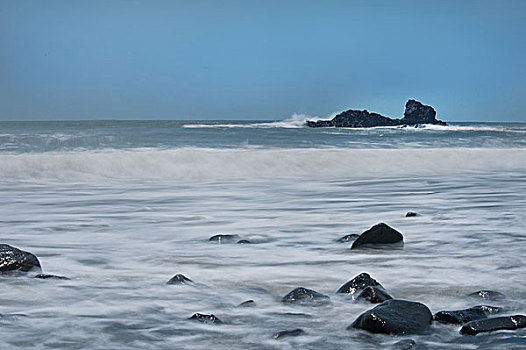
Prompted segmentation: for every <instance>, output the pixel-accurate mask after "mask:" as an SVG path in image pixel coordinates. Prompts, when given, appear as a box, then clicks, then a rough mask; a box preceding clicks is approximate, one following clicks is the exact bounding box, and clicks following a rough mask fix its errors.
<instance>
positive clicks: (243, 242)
mask: <svg viewBox="0 0 526 350" xmlns="http://www.w3.org/2000/svg"><path fill="white" fill-rule="evenodd" d="M236 243H237V244H251V243H252V242H250V241H249V240H246V239H241V240H239V241H237V242H236Z"/></svg>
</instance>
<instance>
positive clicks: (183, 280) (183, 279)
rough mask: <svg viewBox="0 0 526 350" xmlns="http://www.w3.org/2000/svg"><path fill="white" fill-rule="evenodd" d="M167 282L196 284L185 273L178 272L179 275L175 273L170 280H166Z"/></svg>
mask: <svg viewBox="0 0 526 350" xmlns="http://www.w3.org/2000/svg"><path fill="white" fill-rule="evenodd" d="M166 284H190V285H194V284H195V283H194V281H192V280H191V279H189V278H188V277H186V276H185V275H182V274H180V273H178V274H177V275H175V276H173V277H172V278H170V280H169V281H168V282H166Z"/></svg>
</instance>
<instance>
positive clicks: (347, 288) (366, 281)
mask: <svg viewBox="0 0 526 350" xmlns="http://www.w3.org/2000/svg"><path fill="white" fill-rule="evenodd" d="M368 286H372V287H375V286H378V287H382V285H381V284H380V283H379V282H378V281H377V280H375V279H374V278H372V277H371V276H369V274H368V273H366V272H362V273H361V274H359V275H358V276H356V277H354V278H353V279H352V280H350V281H349V282H346V283H345V284H344V285H343V286H341V287H340V288H339V289H338V290H337V291H336V293H349V294H354V293H356V292H357V291H359V290H362V289H364V288H365V287H368ZM382 288H383V287H382Z"/></svg>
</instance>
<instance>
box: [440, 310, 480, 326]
mask: <svg viewBox="0 0 526 350" xmlns="http://www.w3.org/2000/svg"><path fill="white" fill-rule="evenodd" d="M433 318H434V320H435V321H438V322H440V323H452V324H464V323H468V322H471V321H475V320H480V319H483V318H487V316H486V313H485V312H484V310H483V309H482V308H480V307H473V308H469V309H464V310H454V311H439V312H437V313H436V314H435V315H434V316H433Z"/></svg>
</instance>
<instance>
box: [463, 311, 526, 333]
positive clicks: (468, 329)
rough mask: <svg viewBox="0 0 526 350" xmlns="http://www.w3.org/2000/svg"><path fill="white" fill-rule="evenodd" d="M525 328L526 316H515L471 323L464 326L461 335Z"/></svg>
mask: <svg viewBox="0 0 526 350" xmlns="http://www.w3.org/2000/svg"><path fill="white" fill-rule="evenodd" d="M524 327H526V316H524V315H514V316H507V317H493V318H486V319H483V320H477V321H471V322H469V323H466V324H465V325H464V326H462V328H461V329H460V333H461V334H464V335H475V334H478V333H482V332H493V331H498V330H503V329H509V330H514V329H519V328H524Z"/></svg>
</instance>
